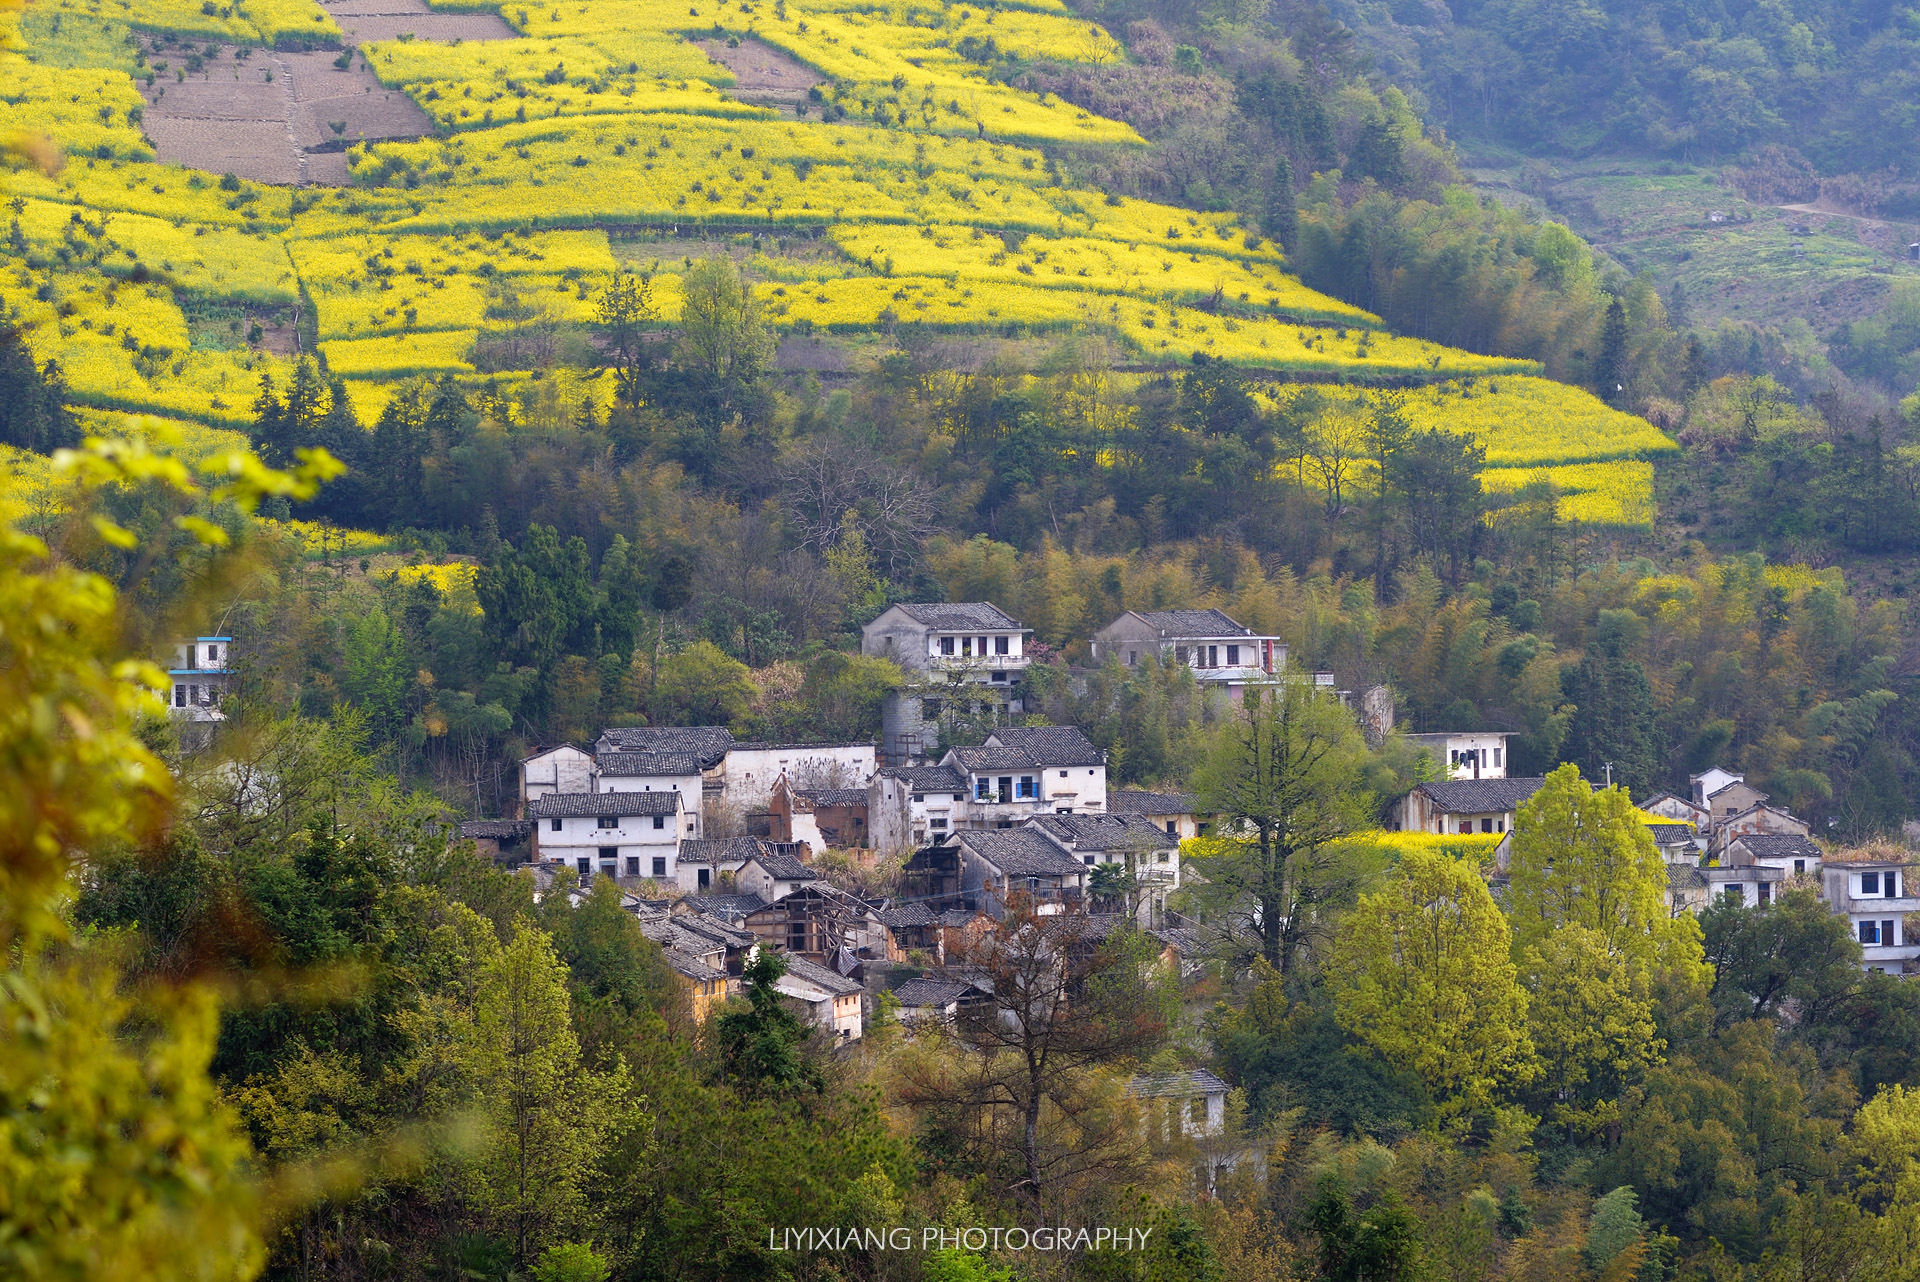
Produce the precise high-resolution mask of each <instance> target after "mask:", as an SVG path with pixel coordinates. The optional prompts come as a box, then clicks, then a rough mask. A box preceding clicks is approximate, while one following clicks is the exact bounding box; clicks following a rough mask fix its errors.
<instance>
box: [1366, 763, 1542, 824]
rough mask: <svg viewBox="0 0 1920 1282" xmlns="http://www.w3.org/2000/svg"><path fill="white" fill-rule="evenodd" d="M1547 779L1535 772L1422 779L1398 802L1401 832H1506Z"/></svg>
mask: <svg viewBox="0 0 1920 1282" xmlns="http://www.w3.org/2000/svg"><path fill="white" fill-rule="evenodd" d="M1546 782H1547V781H1546V780H1545V779H1542V778H1539V777H1537V776H1536V777H1532V778H1524V779H1458V780H1452V781H1449V782H1443V783H1423V784H1421V785H1420V786H1419V787H1417V788H1415V789H1414V790H1413V791H1412V792H1410V793H1408V794H1407V797H1406V800H1405V801H1403V802H1402V803H1401V805H1400V815H1399V822H1398V826H1399V828H1400V829H1401V830H1402V831H1404V832H1439V833H1468V832H1507V831H1510V830H1511V829H1512V828H1513V813H1514V811H1516V810H1518V809H1519V808H1520V804H1521V803H1522V802H1524V801H1525V800H1526V799H1527V798H1529V797H1531V796H1532V795H1533V794H1534V793H1536V792H1538V791H1540V788H1541V786H1542V785H1544V784H1545V783H1546Z"/></svg>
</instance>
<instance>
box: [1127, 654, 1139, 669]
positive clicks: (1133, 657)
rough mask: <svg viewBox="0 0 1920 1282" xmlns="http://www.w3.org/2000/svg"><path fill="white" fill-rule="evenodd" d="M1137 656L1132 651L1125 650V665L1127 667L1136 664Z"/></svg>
mask: <svg viewBox="0 0 1920 1282" xmlns="http://www.w3.org/2000/svg"><path fill="white" fill-rule="evenodd" d="M1138 658H1139V656H1138V655H1137V654H1136V653H1135V652H1134V651H1132V650H1129V651H1127V666H1128V667H1129V668H1131V667H1135V666H1137V660H1138Z"/></svg>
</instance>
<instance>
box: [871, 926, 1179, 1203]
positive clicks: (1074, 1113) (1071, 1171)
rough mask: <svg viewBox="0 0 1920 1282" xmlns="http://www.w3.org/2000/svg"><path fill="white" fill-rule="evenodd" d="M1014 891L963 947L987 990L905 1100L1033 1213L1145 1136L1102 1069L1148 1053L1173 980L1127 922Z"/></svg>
mask: <svg viewBox="0 0 1920 1282" xmlns="http://www.w3.org/2000/svg"><path fill="white" fill-rule="evenodd" d="M1061 907H1062V905H1059V904H1057V903H1040V902H1038V901H1036V900H1035V899H1034V898H1033V897H1031V896H1028V895H1025V894H1015V895H1013V896H1011V897H1010V900H1009V903H1008V907H1007V912H1006V915H1005V917H1004V918H1003V919H1002V920H1001V922H1000V923H999V925H998V926H997V927H996V928H995V929H994V930H992V931H991V932H989V933H987V934H985V935H983V936H981V938H980V939H979V940H978V941H977V942H976V943H975V944H974V945H973V946H972V947H970V948H968V949H967V950H966V952H965V953H964V954H963V955H962V956H961V958H960V966H961V967H962V968H963V970H964V971H965V972H966V973H970V974H971V975H972V976H973V978H974V980H975V982H976V983H977V984H979V985H980V986H981V987H982V988H984V989H986V990H988V991H990V992H991V993H992V994H993V999H992V1000H991V1001H985V1002H981V1003H979V1004H978V1005H975V1006H972V1007H969V1008H966V1010H965V1011H964V1013H963V1014H961V1015H960V1016H959V1017H958V1018H957V1019H956V1021H955V1023H954V1025H953V1027H952V1028H950V1029H948V1030H947V1031H946V1034H945V1036H946V1039H947V1045H946V1047H945V1049H947V1050H949V1051H950V1052H952V1053H951V1054H949V1055H946V1056H943V1057H939V1058H935V1059H929V1060H926V1061H922V1062H920V1063H918V1064H916V1065H914V1066H913V1067H912V1068H910V1069H909V1070H908V1071H907V1073H906V1075H905V1085H904V1087H903V1094H905V1095H906V1096H907V1097H908V1102H909V1103H912V1104H915V1105H917V1106H920V1107H923V1108H925V1109H927V1110H929V1111H930V1113H931V1115H932V1116H935V1117H938V1118H941V1119H944V1120H945V1123H946V1124H947V1125H949V1126H951V1127H952V1128H954V1129H955V1130H957V1131H959V1132H960V1135H959V1136H957V1137H956V1138H958V1139H959V1140H960V1142H961V1143H962V1144H963V1145H965V1146H967V1147H969V1148H971V1149H973V1150H974V1156H975V1157H976V1159H978V1160H982V1161H984V1162H985V1163H986V1164H989V1165H992V1166H997V1167H998V1168H999V1169H1000V1170H1001V1171H1002V1172H1003V1174H1004V1175H1005V1177H1006V1178H1007V1179H1008V1180H1009V1183H1010V1188H1011V1191H1012V1192H1014V1193H1016V1194H1018V1195H1019V1197H1020V1198H1021V1199H1022V1200H1023V1201H1025V1202H1026V1203H1027V1204H1028V1205H1029V1206H1030V1207H1031V1208H1032V1209H1033V1210H1034V1211H1035V1213H1036V1214H1038V1215H1046V1214H1050V1213H1054V1212H1056V1211H1057V1210H1059V1209H1060V1206H1061V1204H1062V1202H1063V1200H1064V1199H1065V1198H1066V1197H1067V1196H1068V1195H1069V1194H1070V1193H1071V1192H1072V1191H1073V1190H1074V1189H1075V1188H1076V1187H1078V1186H1079V1185H1081V1184H1082V1183H1084V1182H1087V1181H1091V1180H1094V1179H1100V1178H1104V1177H1106V1176H1110V1175H1112V1174H1114V1173H1116V1172H1122V1171H1126V1170H1130V1169H1131V1168H1133V1167H1134V1166H1136V1165H1137V1164H1138V1163H1139V1161H1140V1160H1141V1158H1142V1156H1143V1154H1144V1152H1145V1148H1146V1136H1145V1134H1144V1132H1143V1131H1142V1130H1141V1128H1140V1126H1139V1124H1138V1119H1137V1117H1136V1116H1135V1115H1134V1113H1133V1111H1132V1110H1131V1109H1130V1108H1129V1107H1128V1106H1127V1105H1126V1104H1125V1102H1124V1101H1123V1100H1121V1099H1119V1098H1118V1097H1117V1094H1116V1092H1115V1090H1114V1084H1113V1082H1112V1079H1111V1078H1109V1077H1108V1076H1107V1075H1105V1074H1103V1073H1101V1072H1100V1071H1099V1070H1101V1069H1103V1068H1106V1067H1109V1066H1116V1065H1120V1064H1123V1063H1126V1062H1129V1061H1132V1060H1136V1059H1138V1058H1139V1057H1141V1056H1143V1055H1145V1054H1147V1053H1149V1052H1151V1051H1152V1050H1153V1049H1154V1048H1155V1047H1156V1046H1158V1045H1159V1043H1160V1041H1161V1039H1162V1038H1163V1037H1164V1036H1165V1034H1166V1030H1167V1025H1168V1022H1169V1019H1170V1015H1169V1012H1170V1009H1171V1004H1172V1003H1171V989H1170V987H1169V984H1170V981H1169V980H1168V978H1167V977H1166V975H1165V974H1164V973H1163V972H1162V971H1161V970H1160V968H1159V967H1158V966H1156V965H1154V964H1153V962H1152V960H1151V959H1152V956H1153V954H1154V952H1155V950H1154V949H1153V948H1152V947H1151V946H1145V945H1143V942H1142V941H1143V937H1142V936H1140V935H1139V934H1138V932H1136V931H1134V930H1132V929H1131V927H1130V925H1129V924H1127V923H1124V922H1121V923H1118V924H1116V923H1115V919H1113V918H1104V919H1103V918H1098V917H1092V916H1089V915H1088V914H1087V913H1086V912H1085V911H1083V910H1082V909H1081V908H1080V907H1079V906H1078V905H1067V906H1065V908H1064V911H1048V910H1051V909H1058V908H1061Z"/></svg>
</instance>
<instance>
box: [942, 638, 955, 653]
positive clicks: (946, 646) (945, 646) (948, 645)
mask: <svg viewBox="0 0 1920 1282" xmlns="http://www.w3.org/2000/svg"><path fill="white" fill-rule="evenodd" d="M940 653H941V654H952V653H953V638H952V637H941V638H940Z"/></svg>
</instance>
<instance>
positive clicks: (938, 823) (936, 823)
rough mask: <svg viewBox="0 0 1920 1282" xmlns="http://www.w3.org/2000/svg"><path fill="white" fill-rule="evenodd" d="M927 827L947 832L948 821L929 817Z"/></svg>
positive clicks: (856, 821)
mask: <svg viewBox="0 0 1920 1282" xmlns="http://www.w3.org/2000/svg"><path fill="white" fill-rule="evenodd" d="M854 822H855V823H858V822H859V820H857V819H856V820H855V821H854ZM927 827H929V828H931V829H933V830H934V831H935V832H945V831H946V829H947V821H946V820H944V819H929V820H927Z"/></svg>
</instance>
